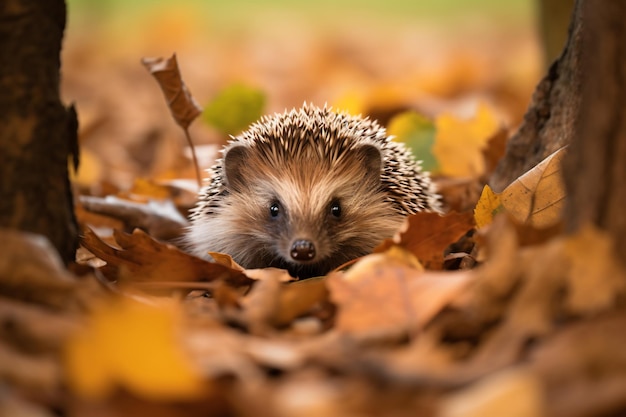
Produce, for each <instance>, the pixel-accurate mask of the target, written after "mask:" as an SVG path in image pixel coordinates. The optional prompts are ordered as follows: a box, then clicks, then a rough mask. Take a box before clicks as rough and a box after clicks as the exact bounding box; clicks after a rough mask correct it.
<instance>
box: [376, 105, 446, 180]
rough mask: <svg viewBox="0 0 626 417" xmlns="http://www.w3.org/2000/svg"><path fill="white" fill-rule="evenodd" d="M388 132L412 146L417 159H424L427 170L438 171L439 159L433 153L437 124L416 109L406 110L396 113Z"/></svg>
mask: <svg viewBox="0 0 626 417" xmlns="http://www.w3.org/2000/svg"><path fill="white" fill-rule="evenodd" d="M387 134H388V135H390V136H394V141H398V142H402V143H404V144H405V145H407V146H408V147H409V148H411V151H412V152H413V154H414V155H415V156H416V157H417V159H419V160H421V161H422V168H423V169H424V170H425V171H429V172H433V171H438V170H439V167H438V166H437V159H436V158H435V156H434V155H433V151H432V148H433V143H435V124H434V123H433V122H432V121H431V120H429V119H427V118H426V117H424V116H422V115H421V114H419V113H417V112H414V111H405V112H403V113H400V114H397V115H395V116H394V117H393V118H392V119H391V120H390V121H389V124H388V125H387Z"/></svg>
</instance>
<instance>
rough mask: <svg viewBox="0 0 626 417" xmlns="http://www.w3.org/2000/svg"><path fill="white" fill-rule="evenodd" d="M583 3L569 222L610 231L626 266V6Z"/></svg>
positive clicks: (566, 169) (572, 226)
mask: <svg viewBox="0 0 626 417" xmlns="http://www.w3.org/2000/svg"><path fill="white" fill-rule="evenodd" d="M580 3H582V7H581V8H582V14H583V16H584V18H585V21H584V25H583V33H582V48H583V51H584V52H585V53H584V55H583V60H582V63H581V64H582V78H581V79H582V101H581V108H580V118H579V119H578V120H577V121H576V128H575V129H574V135H573V137H572V143H571V146H570V149H569V152H568V155H567V158H566V159H565V160H564V164H563V165H564V166H563V173H564V180H565V185H566V190H567V195H568V197H567V202H566V208H565V221H566V225H567V227H568V229H569V230H571V231H573V230H577V229H578V228H580V227H581V226H583V225H585V224H587V223H592V224H595V225H597V226H599V227H601V228H603V229H605V230H607V231H608V232H609V233H611V234H612V235H613V237H614V239H615V243H616V250H617V253H618V256H619V258H620V259H621V260H622V261H623V262H624V264H625V265H626V184H625V182H626V2H624V1H599V0H584V1H582V0H581V1H580Z"/></svg>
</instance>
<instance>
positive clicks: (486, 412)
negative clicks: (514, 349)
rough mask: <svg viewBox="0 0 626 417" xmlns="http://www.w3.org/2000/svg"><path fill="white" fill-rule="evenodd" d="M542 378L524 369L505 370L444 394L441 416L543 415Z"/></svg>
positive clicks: (525, 416) (526, 416)
mask: <svg viewBox="0 0 626 417" xmlns="http://www.w3.org/2000/svg"><path fill="white" fill-rule="evenodd" d="M542 388H543V387H542V386H541V381H540V380H539V378H537V376H535V375H534V374H533V373H532V372H530V371H528V370H524V369H513V370H506V371H502V372H499V373H496V374H495V375H491V376H489V377H487V378H484V379H482V380H480V381H479V382H477V383H475V384H472V385H470V386H469V387H467V388H464V389H462V390H461V391H459V392H455V393H453V394H451V395H448V396H447V397H445V398H444V399H443V401H442V403H441V412H440V414H439V416H441V417H502V416H507V417H543V416H544V401H543V394H542Z"/></svg>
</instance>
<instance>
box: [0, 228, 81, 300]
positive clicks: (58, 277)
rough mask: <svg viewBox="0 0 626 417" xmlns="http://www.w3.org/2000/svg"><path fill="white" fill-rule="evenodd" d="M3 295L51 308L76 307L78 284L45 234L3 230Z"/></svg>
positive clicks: (0, 239)
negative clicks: (75, 295) (74, 295)
mask: <svg viewBox="0 0 626 417" xmlns="http://www.w3.org/2000/svg"><path fill="white" fill-rule="evenodd" d="M0 254H1V255H2V256H0V293H1V294H3V295H6V296H10V297H12V298H15V299H19V300H23V301H27V302H35V303H39V304H42V305H45V306H48V307H53V308H59V309H66V308H67V307H68V306H75V304H76V301H77V299H76V297H73V294H75V291H76V286H77V281H76V280H75V279H74V277H73V276H72V275H71V274H70V273H69V272H68V271H67V270H66V269H65V267H64V266H63V263H62V262H61V258H59V255H58V252H57V251H56V249H55V248H54V247H53V246H52V245H51V244H50V242H49V241H48V240H47V239H46V238H45V237H43V236H41V235H36V234H33V233H27V232H20V231H18V230H10V229H0Z"/></svg>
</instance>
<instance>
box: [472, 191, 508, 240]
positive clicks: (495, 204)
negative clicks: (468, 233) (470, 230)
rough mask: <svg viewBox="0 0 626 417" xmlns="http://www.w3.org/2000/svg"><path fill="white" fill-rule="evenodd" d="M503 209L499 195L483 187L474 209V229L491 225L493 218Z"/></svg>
mask: <svg viewBox="0 0 626 417" xmlns="http://www.w3.org/2000/svg"><path fill="white" fill-rule="evenodd" d="M502 210H503V207H502V203H500V195H499V194H496V193H494V192H493V190H492V189H491V187H489V186H488V185H485V187H484V188H483V192H482V194H481V195H480V199H479V200H478V203H476V208H475V209H474V220H475V221H476V227H478V228H479V229H480V228H481V227H485V226H487V225H488V224H491V222H492V221H493V218H494V217H495V216H496V215H497V214H498V213H500V212H502Z"/></svg>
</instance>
